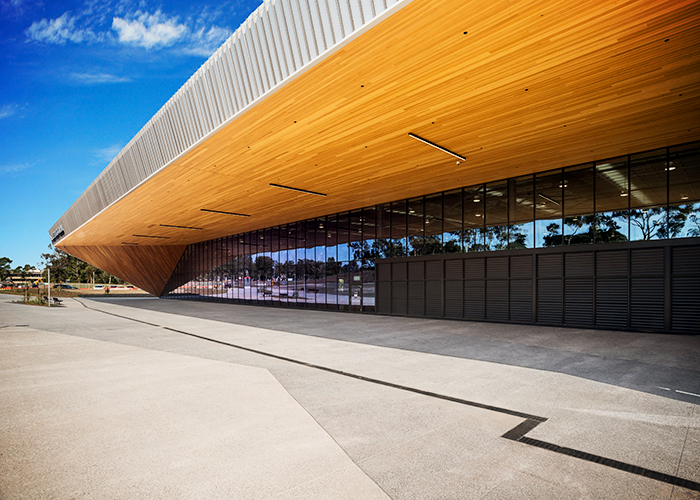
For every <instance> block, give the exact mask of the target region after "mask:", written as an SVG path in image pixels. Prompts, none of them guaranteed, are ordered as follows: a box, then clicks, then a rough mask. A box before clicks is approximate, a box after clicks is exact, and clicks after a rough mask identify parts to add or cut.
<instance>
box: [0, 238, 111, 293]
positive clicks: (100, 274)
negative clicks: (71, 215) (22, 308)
mask: <svg viewBox="0 0 700 500" xmlns="http://www.w3.org/2000/svg"><path fill="white" fill-rule="evenodd" d="M49 249H50V250H51V252H48V253H44V254H41V259H42V260H41V264H39V269H41V270H42V279H43V280H44V282H47V281H48V276H47V272H46V270H47V269H48V270H50V271H51V282H52V283H63V282H66V281H71V282H73V283H92V280H93V278H94V280H95V283H113V284H124V283H125V281H124V280H121V279H119V278H117V277H116V276H114V275H112V274H109V273H108V272H106V271H103V270H102V269H99V268H97V267H95V266H92V265H90V264H88V263H87V262H84V261H82V260H80V259H78V258H77V257H73V256H72V255H70V254H68V253H66V252H64V251H63V250H60V249H58V248H54V247H53V246H51V245H49ZM11 264H12V259H10V258H8V257H0V281H5V280H7V278H9V277H10V276H21V277H22V279H23V280H25V279H26V278H27V276H28V275H29V271H31V270H32V269H34V266H31V265H30V264H25V265H24V266H17V267H12V266H11Z"/></svg>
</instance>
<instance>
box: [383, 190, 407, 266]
mask: <svg viewBox="0 0 700 500" xmlns="http://www.w3.org/2000/svg"><path fill="white" fill-rule="evenodd" d="M406 212H407V208H406V200H403V201H395V202H393V203H392V204H391V240H392V244H393V248H392V254H393V255H391V257H403V256H405V255H406V248H407V242H406V233H407V231H408V228H407V227H406V217H407V213H406ZM387 257H389V255H387Z"/></svg>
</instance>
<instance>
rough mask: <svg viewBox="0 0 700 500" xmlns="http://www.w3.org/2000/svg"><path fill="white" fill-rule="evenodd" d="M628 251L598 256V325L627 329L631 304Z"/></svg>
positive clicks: (599, 254)
mask: <svg viewBox="0 0 700 500" xmlns="http://www.w3.org/2000/svg"><path fill="white" fill-rule="evenodd" d="M627 256H628V252H627V250H613V251H601V252H598V253H597V254H596V297H595V300H596V325H597V326H601V327H604V328H625V327H626V326H627V324H628V321H627V310H628V302H629V290H628V263H627Z"/></svg>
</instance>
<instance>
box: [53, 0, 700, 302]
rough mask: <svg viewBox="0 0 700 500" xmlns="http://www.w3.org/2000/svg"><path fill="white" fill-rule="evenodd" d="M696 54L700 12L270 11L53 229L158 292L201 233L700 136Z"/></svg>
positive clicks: (603, 8) (370, 7)
mask: <svg viewBox="0 0 700 500" xmlns="http://www.w3.org/2000/svg"><path fill="white" fill-rule="evenodd" d="M699 51H700V4H699V3H698V2H697V1H668V0H658V1H651V0H646V1H644V0H637V1H627V2H600V1H580V0H578V1H562V0H539V1H535V0H533V1H516V2H513V1H493V0H489V1H486V0H483V1H480V0H475V1H466V2H465V1H460V0H413V1H406V0H404V1H399V2H391V1H388V0H387V1H386V2H385V1H383V0H374V1H371V0H347V1H340V2H334V1H326V0H308V1H307V0H280V1H268V2H265V3H264V4H263V5H262V6H261V7H260V8H259V9H258V10H257V11H256V12H254V13H253V14H252V15H251V17H250V18H249V19H248V21H246V23H244V25H243V26H241V28H239V30H238V31H236V33H235V34H234V35H233V36H232V37H231V39H230V40H228V41H227V42H226V43H225V44H224V45H223V46H222V47H221V48H220V49H219V50H218V51H217V52H216V53H215V54H214V55H213V56H212V57H211V58H210V59H209V60H208V61H207V62H206V63H205V64H204V65H203V66H202V68H201V69H200V70H199V71H198V72H197V73H196V74H195V75H194V76H193V77H192V78H191V79H190V80H189V81H188V82H187V83H186V84H185V85H184V86H183V87H182V89H180V90H179V91H178V92H177V93H176V94H175V96H173V98H171V99H170V100H169V101H168V103H166V105H165V106H164V107H163V108H162V109H161V110H160V111H159V112H158V113H157V114H156V115H155V116H154V117H153V118H152V119H151V120H150V121H149V122H148V123H147V124H146V125H145V126H144V128H143V129H142V130H141V131H140V132H139V134H137V136H136V137H135V138H134V139H133V140H132V141H131V142H130V143H129V144H128V145H127V146H126V147H125V148H124V150H123V151H122V152H120V153H119V155H117V157H116V158H115V159H114V161H112V162H111V163H110V165H109V166H108V167H107V168H106V169H105V171H104V172H103V173H102V174H100V176H99V177H98V178H97V179H96V180H95V182H94V183H93V184H92V185H91V186H90V187H89V188H88V189H87V190H86V192H85V193H84V194H83V195H81V197H80V198H79V199H78V200H77V201H76V202H75V203H74V204H73V206H71V208H70V209H69V210H68V211H67V212H66V213H65V214H64V215H63V216H62V217H61V219H59V221H57V223H56V224H55V225H54V226H53V227H52V228H51V232H52V233H53V235H54V236H56V235H60V234H61V232H62V233H63V235H62V236H56V241H55V244H56V246H58V247H59V248H64V249H66V250H67V251H69V252H70V253H72V254H74V255H76V256H78V257H80V258H83V259H85V260H87V261H88V262H92V263H93V264H96V265H98V266H100V267H102V268H103V269H105V270H108V271H110V272H113V273H114V274H117V275H121V276H123V277H127V278H128V279H130V280H131V281H132V282H134V283H137V284H141V285H142V286H144V287H145V288H146V289H148V290H149V291H152V292H154V293H159V292H160V291H161V290H162V287H163V286H164V285H165V281H167V275H169V274H170V272H171V271H172V268H173V267H174V265H175V263H176V262H177V259H178V258H179V255H180V254H181V252H182V250H183V249H184V248H185V246H186V245H187V244H190V243H194V242H197V241H203V240H209V239H213V238H217V237H221V236H225V235H229V234H234V233H237V232H242V231H248V230H253V229H259V228H264V227H269V226H273V225H277V224H283V223H287V222H293V221H296V220H301V219H305V218H310V217H315V216H321V215H325V214H328V213H333V212H337V211H343V210H349V209H354V208H358V207H362V206H367V205H371V204H374V203H382V202H387V201H391V200H396V199H402V198H407V197H411V196H414V195H422V194H427V193H432V192H437V191H441V190H446V189H451V188H455V187H459V186H466V185H470V184H476V183H481V182H488V181H492V180H498V179H502V178H505V177H511V176H517V175H521V174H529V173H533V172H537V171H544V170H549V169H552V168H557V167H561V166H566V165H573V164H577V163H584V162H588V161H592V160H595V159H600V158H606V157H613V156H617V155H621V154H627V153H630V152H633V151H642V150H646V149H653V148H657V147H663V146H669V145H672V144H679V143H684V142H689V141H693V140H698V139H700V132H699V130H698V126H697V122H698V121H697V116H700V53H699ZM409 134H414V135H417V136H419V137H422V138H425V139H427V140H428V141H430V142H433V143H435V144H438V145H440V146H442V147H443V148H446V149H447V150H449V151H452V152H455V153H457V154H458V155H459V156H463V157H464V158H465V159H464V160H463V161H462V160H458V159H457V158H456V157H454V156H451V155H449V154H447V153H445V152H443V151H440V150H438V149H436V148H433V147H430V146H429V145H427V144H425V143H423V142H420V141H418V140H415V139H414V138H412V137H411V136H409ZM458 161H459V163H458ZM272 184H278V185H283V186H289V187H294V188H298V189H302V190H308V191H313V192H316V193H322V194H325V195H326V196H315V195H312V194H306V193H302V192H298V191H290V190H284V189H280V188H278V187H275V186H273V185H272ZM221 212H228V213H235V214H242V215H246V216H248V217H241V216H235V215H229V214H225V213H221ZM145 247H151V248H149V249H146V248H145ZM142 254H143V255H142ZM154 259H155V260H158V259H160V262H161V264H158V266H160V267H158V266H156V267H158V269H157V270H156V269H155V268H154V266H155V264H152V263H151V264H149V265H145V266H143V268H139V265H140V264H139V263H143V262H146V261H152V260H154ZM129 262H131V263H129ZM163 276H165V278H163ZM147 281H148V283H146V282H147Z"/></svg>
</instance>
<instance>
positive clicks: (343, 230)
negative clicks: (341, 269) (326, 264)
mask: <svg viewBox="0 0 700 500" xmlns="http://www.w3.org/2000/svg"><path fill="white" fill-rule="evenodd" d="M349 225H350V217H349V215H348V213H347V212H346V213H342V214H338V261H342V260H348V252H349V249H348V245H349V243H350V233H349V230H348V226H349Z"/></svg>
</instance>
